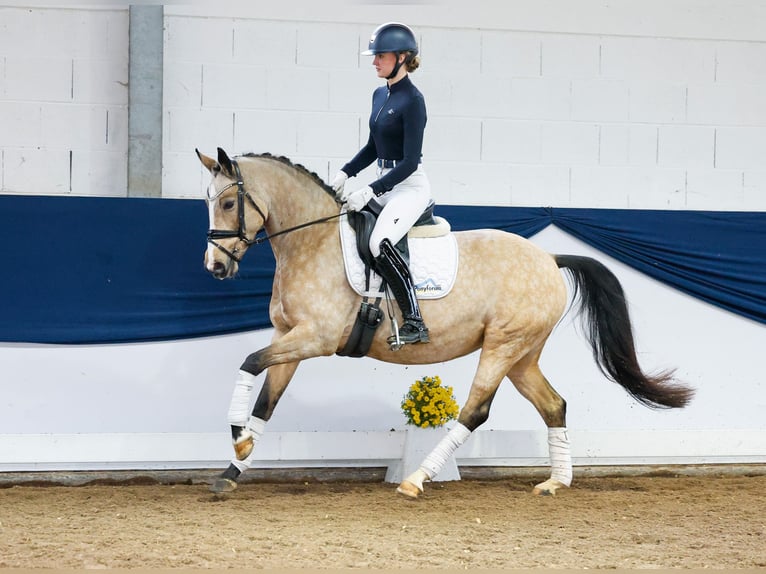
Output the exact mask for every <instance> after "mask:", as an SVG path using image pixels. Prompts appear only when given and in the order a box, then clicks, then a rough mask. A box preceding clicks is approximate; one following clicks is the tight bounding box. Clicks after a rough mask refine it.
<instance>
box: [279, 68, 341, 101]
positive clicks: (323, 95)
mask: <svg viewBox="0 0 766 574" xmlns="http://www.w3.org/2000/svg"><path fill="white" fill-rule="evenodd" d="M329 78H330V76H329V73H328V72H327V71H326V70H315V69H312V68H295V69H286V68H269V69H267V71H266V106H267V107H269V108H271V109H275V110H305V111H308V110H314V111H326V110H327V109H328V107H329V91H330V90H329Z"/></svg>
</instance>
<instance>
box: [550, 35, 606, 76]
mask: <svg viewBox="0 0 766 574" xmlns="http://www.w3.org/2000/svg"><path fill="white" fill-rule="evenodd" d="M541 39H542V66H541V69H542V76H543V77H559V78H597V77H598V76H599V61H600V38H599V37H597V36H585V35H563V34H549V35H544V36H541Z"/></svg>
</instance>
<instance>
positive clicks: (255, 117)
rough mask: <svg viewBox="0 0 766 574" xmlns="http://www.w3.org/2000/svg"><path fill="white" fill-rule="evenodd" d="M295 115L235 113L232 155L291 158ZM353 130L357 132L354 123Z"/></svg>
mask: <svg viewBox="0 0 766 574" xmlns="http://www.w3.org/2000/svg"><path fill="white" fill-rule="evenodd" d="M298 115H299V114H298V112H290V111H269V110H261V111H241V112H237V113H236V114H234V147H233V148H232V150H231V153H233V154H239V153H247V152H253V153H262V152H269V153H272V154H274V155H284V156H287V157H293V156H294V155H295V154H296V153H297V151H298ZM353 127H354V129H355V130H356V127H357V126H356V124H354V126H353ZM211 143H212V142H211ZM211 151H215V148H214V147H213V148H211ZM226 151H229V150H226ZM207 155H210V154H209V153H208V154H207Z"/></svg>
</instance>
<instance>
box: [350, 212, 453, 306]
mask: <svg viewBox="0 0 766 574" xmlns="http://www.w3.org/2000/svg"><path fill="white" fill-rule="evenodd" d="M338 226H339V228H340V242H341V245H343V260H344V263H345V266H346V278H347V279H348V282H349V284H350V285H351V287H352V288H353V289H354V291H356V292H357V293H358V294H359V295H362V296H367V297H379V296H381V293H380V284H381V278H380V276H379V275H378V274H377V273H375V272H372V273H371V274H370V290H369V291H365V290H364V262H363V261H362V259H361V258H360V257H359V252H358V251H357V249H356V233H355V232H354V229H353V227H351V224H349V223H348V220H347V219H346V218H345V217H342V218H341V219H340V223H339V224H338ZM407 242H408V244H409V249H410V272H411V273H412V280H413V282H414V283H415V291H416V293H417V296H418V299H439V298H440V297H444V296H445V295H446V294H447V293H449V292H450V291H451V290H452V287H453V286H454V285H455V277H456V275H457V266H458V250H457V241H456V240H455V236H454V235H453V234H452V233H448V234H447V235H443V236H441V237H429V238H422V237H412V236H410V237H409V239H408V240H407Z"/></svg>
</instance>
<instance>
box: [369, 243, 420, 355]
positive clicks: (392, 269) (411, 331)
mask: <svg viewBox="0 0 766 574" xmlns="http://www.w3.org/2000/svg"><path fill="white" fill-rule="evenodd" d="M375 268H376V269H375V270H376V271H377V272H378V274H379V275H380V276H381V277H383V279H385V281H386V283H388V284H389V285H390V286H391V291H393V293H394V297H395V298H396V302H397V303H398V304H399V308H400V309H401V310H402V317H404V322H403V323H402V326H401V327H400V328H399V340H400V342H402V343H428V342H429V338H428V329H427V328H426V326H425V323H423V318H422V317H421V316H420V307H419V306H418V299H417V297H416V295H415V285H414V284H413V283H412V275H411V274H410V270H409V268H408V267H407V263H405V261H404V259H402V256H401V255H400V254H399V252H398V251H397V250H396V249H395V248H394V246H393V245H391V242H390V241H389V240H388V239H384V240H383V241H381V243H380V255H378V256H377V257H376V258H375ZM392 339H394V340H395V338H393V337H392ZM390 342H392V341H391V340H389V343H390Z"/></svg>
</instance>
